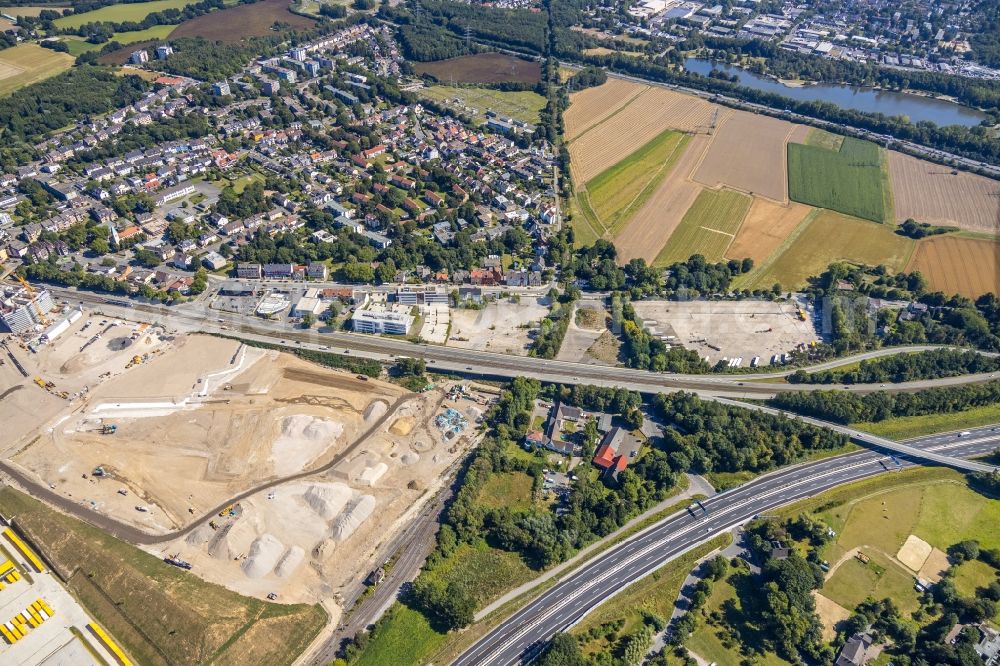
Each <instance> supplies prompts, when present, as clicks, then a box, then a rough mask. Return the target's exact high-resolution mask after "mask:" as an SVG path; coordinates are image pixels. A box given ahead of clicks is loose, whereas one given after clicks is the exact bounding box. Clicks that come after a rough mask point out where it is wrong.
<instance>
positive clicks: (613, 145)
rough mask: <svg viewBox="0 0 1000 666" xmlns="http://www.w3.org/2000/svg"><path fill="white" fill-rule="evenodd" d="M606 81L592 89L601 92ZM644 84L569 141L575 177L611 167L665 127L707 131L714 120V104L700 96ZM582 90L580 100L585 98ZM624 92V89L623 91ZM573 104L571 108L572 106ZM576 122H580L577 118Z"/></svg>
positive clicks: (588, 176) (587, 177) (583, 179)
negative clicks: (602, 118) (632, 94)
mask: <svg viewBox="0 0 1000 666" xmlns="http://www.w3.org/2000/svg"><path fill="white" fill-rule="evenodd" d="M605 85H608V84H607V83H606V84H604V85H602V86H599V87H597V88H594V89H591V90H593V91H594V92H593V93H592V94H593V95H598V94H599V92H598V91H600V90H601V89H602V88H604V86H605ZM634 85H635V86H636V87H638V88H645V90H642V91H641V92H640V93H639V94H638V95H636V96H634V97H632V99H631V100H630V101H629V102H628V103H626V104H625V105H623V106H621V107H620V108H619V109H617V110H616V111H615V112H613V113H612V114H610V115H608V116H606V117H605V118H604V120H602V121H600V122H599V123H597V124H592V125H590V127H589V128H587V129H585V130H584V131H582V132H580V133H578V134H576V135H575V137H574V138H573V139H571V140H570V142H569V154H570V164H571V167H572V172H573V180H574V182H576V183H578V184H579V183H586V182H587V181H589V180H590V179H591V178H593V177H594V176H596V175H597V174H599V173H601V172H602V171H604V170H605V169H607V168H608V167H610V166H612V165H614V164H616V163H617V162H619V161H621V160H622V158H624V157H625V156H626V155H630V154H632V153H633V152H635V151H636V150H638V149H639V148H641V147H642V146H644V145H646V144H647V143H649V142H650V141H652V140H653V139H654V138H655V137H657V136H659V135H660V134H662V133H663V131H664V130H666V129H675V130H680V131H682V132H702V133H704V132H707V130H708V126H709V124H710V123H711V121H712V111H713V109H716V108H717V107H715V106H714V105H712V104H709V103H708V102H705V101H704V100H701V99H699V98H697V97H691V96H688V95H682V94H680V93H676V92H673V91H670V90H666V89H664V88H657V87H649V86H640V85H638V84H634ZM591 90H588V91H585V92H584V93H581V97H580V98H576V99H577V100H581V99H582V100H584V101H585V100H586V98H584V97H582V95H587V94H590V93H591ZM623 92H625V91H623ZM572 108H573V107H572V105H571V106H570V109H572ZM574 122H578V121H577V120H574Z"/></svg>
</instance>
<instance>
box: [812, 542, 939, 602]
mask: <svg viewBox="0 0 1000 666" xmlns="http://www.w3.org/2000/svg"><path fill="white" fill-rule="evenodd" d="M863 552H864V553H865V555H868V556H869V558H871V559H870V561H869V562H868V564H863V563H862V562H861V561H860V560H858V559H857V558H854V557H852V558H851V559H849V560H847V561H846V562H844V563H843V564H841V565H840V567H839V568H838V569H837V571H836V572H835V573H834V574H833V576H831V577H830V579H829V580H828V581H826V583H825V584H824V585H823V595H824V596H825V597H828V598H829V599H830V600H831V601H835V602H837V603H838V604H840V605H841V606H843V607H844V608H846V609H848V610H851V609H853V608H854V607H855V606H857V605H858V604H860V603H861V602H862V601H864V600H865V599H867V598H868V597H873V598H875V599H883V598H885V597H888V598H890V599H892V600H893V602H894V603H895V604H896V606H897V607H898V608H899V610H900V611H901V612H902V613H903V615H904V616H908V615H909V614H910V613H912V612H913V611H915V610H917V609H918V608H919V607H920V599H919V595H918V593H917V591H916V589H915V588H914V582H915V581H914V578H913V574H912V573H910V572H909V571H907V570H906V569H905V568H903V566H902V565H900V564H896V563H895V562H894V561H892V560H890V559H889V558H888V557H885V556H884V555H882V554H881V553H877V552H869V551H868V550H864V551H863Z"/></svg>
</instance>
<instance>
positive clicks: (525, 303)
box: [448, 297, 549, 356]
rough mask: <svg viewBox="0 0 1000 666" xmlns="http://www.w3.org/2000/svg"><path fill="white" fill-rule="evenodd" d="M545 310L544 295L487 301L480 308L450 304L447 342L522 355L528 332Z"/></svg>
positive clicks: (459, 345)
mask: <svg viewBox="0 0 1000 666" xmlns="http://www.w3.org/2000/svg"><path fill="white" fill-rule="evenodd" d="M548 313H549V306H548V305H547V302H546V301H545V300H544V299H539V298H531V297H524V298H522V299H521V302H520V303H512V302H510V301H498V302H496V303H490V304H488V305H487V306H486V307H484V308H483V309H482V310H467V309H462V308H454V309H452V311H451V336H450V337H449V338H448V345H449V346H451V347H462V348H464V349H478V350H481V351H482V350H486V351H495V352H501V353H504V354H519V355H521V356H524V355H525V354H526V353H527V348H528V345H529V344H530V343H531V338H530V336H529V333H530V332H531V331H532V330H533V329H537V328H538V325H539V322H540V321H541V320H542V319H543V318H544V317H545V316H546V315H547V314H548Z"/></svg>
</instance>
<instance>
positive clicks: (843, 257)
mask: <svg viewBox="0 0 1000 666" xmlns="http://www.w3.org/2000/svg"><path fill="white" fill-rule="evenodd" d="M790 145H791V144H790ZM914 247H916V243H915V241H913V240H911V239H909V238H906V237H904V236H899V235H897V234H896V233H894V232H893V230H892V227H891V226H890V225H887V224H877V223H875V222H869V221H867V220H862V219H860V218H857V217H850V216H847V215H842V214H840V213H835V212H833V211H829V210H823V211H820V212H819V213H818V214H817V215H816V216H814V217H811V218H810V217H807V218H806V220H805V221H804V222H803V223H802V224H800V225H799V226H798V227H797V228H796V229H795V231H794V232H793V234H792V235H791V236H790V237H789V238H788V240H787V241H786V242H785V243H783V244H782V246H781V247H779V248H778V249H777V250H775V251H774V252H773V253H772V255H771V256H769V257H768V258H767V259H765V260H764V261H763V262H762V263H761V264H760V265H759V266H757V267H756V268H755V269H754V270H753V271H751V272H750V273H749V274H748V275H747V276H746V277H744V278H741V279H739V280H737V283H736V285H735V286H737V287H738V288H741V289H752V288H759V287H764V286H767V287H770V286H771V285H773V284H774V283H778V284H780V285H781V286H782V288H783V289H786V290H787V289H795V288H798V287H801V286H804V285H805V284H806V280H807V278H809V277H810V276H813V275H819V274H820V273H822V272H823V271H824V270H826V267H827V266H829V265H830V264H831V263H833V262H835V261H851V262H856V263H864V264H869V265H872V266H877V265H879V264H881V265H884V266H886V267H887V268H889V269H890V271H892V272H897V271H900V270H903V269H904V268H905V267H906V264H907V262H908V261H909V260H910V255H911V254H912V253H913V249H914Z"/></svg>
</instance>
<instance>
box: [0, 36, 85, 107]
mask: <svg viewBox="0 0 1000 666" xmlns="http://www.w3.org/2000/svg"><path fill="white" fill-rule="evenodd" d="M73 62H74V58H73V56H71V55H69V54H66V53H56V52H55V51H53V50H51V49H43V48H42V47H41V46H38V45H37V44H19V45H18V46H15V47H13V48H10V49H4V50H3V51H0V96H3V95H9V94H10V93H12V92H14V91H15V90H17V89H18V88H23V87H24V86H28V85H31V84H32V83H38V82H39V81H41V80H43V79H47V78H49V77H50V76H55V75H56V74H59V73H60V72H64V71H66V70H67V69H69V68H70V67H72V66H73Z"/></svg>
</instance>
